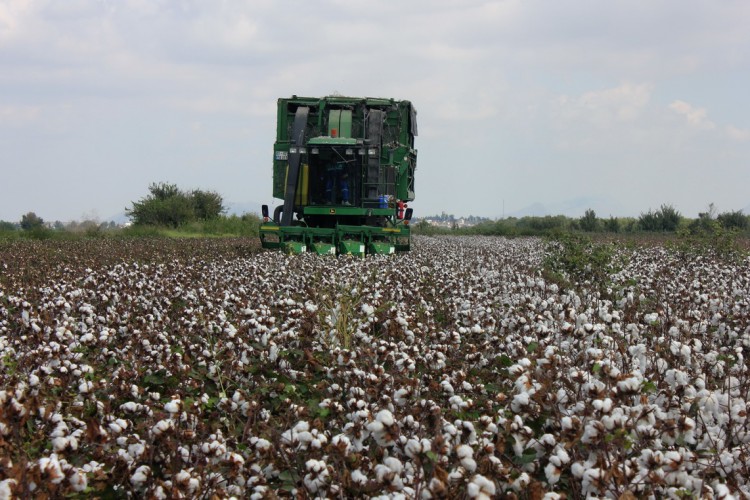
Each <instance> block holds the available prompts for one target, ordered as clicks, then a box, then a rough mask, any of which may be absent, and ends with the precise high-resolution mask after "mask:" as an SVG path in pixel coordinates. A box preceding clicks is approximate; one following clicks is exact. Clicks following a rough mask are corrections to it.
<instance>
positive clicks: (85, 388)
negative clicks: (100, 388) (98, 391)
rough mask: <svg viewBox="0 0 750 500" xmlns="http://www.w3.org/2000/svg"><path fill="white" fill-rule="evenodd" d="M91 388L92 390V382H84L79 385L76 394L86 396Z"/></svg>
mask: <svg viewBox="0 0 750 500" xmlns="http://www.w3.org/2000/svg"><path fill="white" fill-rule="evenodd" d="M93 388H94V383H93V382H92V381H90V380H84V381H82V382H81V383H80V384H79V386H78V392H79V393H81V394H87V393H88V392H89V391H91V389H93Z"/></svg>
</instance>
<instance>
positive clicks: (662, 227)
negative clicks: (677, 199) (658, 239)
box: [638, 205, 682, 231]
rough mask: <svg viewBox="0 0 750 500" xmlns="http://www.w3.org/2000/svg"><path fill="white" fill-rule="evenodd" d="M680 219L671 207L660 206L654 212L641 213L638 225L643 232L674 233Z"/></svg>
mask: <svg viewBox="0 0 750 500" xmlns="http://www.w3.org/2000/svg"><path fill="white" fill-rule="evenodd" d="M681 218H682V216H681V215H680V212H678V211H677V210H676V209H675V208H674V207H673V206H672V205H662V206H661V207H660V208H659V210H657V211H656V212H653V211H651V210H649V211H648V212H647V213H645V214H644V213H641V216H640V217H639V218H638V225H639V226H640V228H641V230H643V231H676V230H677V226H679V224H680V219H681Z"/></svg>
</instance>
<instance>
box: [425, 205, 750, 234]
mask: <svg viewBox="0 0 750 500" xmlns="http://www.w3.org/2000/svg"><path fill="white" fill-rule="evenodd" d="M413 227H414V229H415V232H417V233H422V234H437V233H445V232H450V233H458V234H488V235H489V234H496V235H506V236H512V235H539V234H546V233H550V232H559V231H582V232H587V233H636V232H649V233H675V232H678V231H680V230H684V231H687V232H693V233H695V232H700V231H707V230H714V229H716V228H721V229H724V230H731V231H738V232H741V231H747V230H748V228H750V217H748V216H747V215H745V214H744V213H743V212H742V210H736V211H730V212H723V213H717V210H716V208H715V206H714V205H713V204H711V205H709V208H708V210H707V211H706V212H702V213H700V214H699V215H698V218H697V219H689V218H686V217H683V216H682V214H681V213H680V212H679V211H678V210H677V209H675V208H674V207H673V206H672V205H668V204H664V205H661V207H659V209H658V210H648V211H647V212H642V213H641V214H640V215H639V216H638V217H608V218H600V217H598V216H597V215H596V212H595V211H594V210H593V209H588V210H586V212H585V213H584V214H583V216H582V217H577V218H576V217H566V216H564V215H546V216H538V217H534V216H528V217H520V218H517V217H508V218H505V219H500V220H494V221H489V220H488V221H482V222H480V223H478V224H476V225H473V226H469V227H462V228H456V227H454V228H453V229H450V230H448V229H445V228H438V227H435V226H433V225H431V224H430V223H429V222H427V221H426V220H420V221H419V222H417V223H416V224H415V225H414V226H413Z"/></svg>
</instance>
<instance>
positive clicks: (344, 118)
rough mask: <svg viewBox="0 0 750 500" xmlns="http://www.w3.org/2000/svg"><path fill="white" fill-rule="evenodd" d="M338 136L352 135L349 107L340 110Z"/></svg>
mask: <svg viewBox="0 0 750 500" xmlns="http://www.w3.org/2000/svg"><path fill="white" fill-rule="evenodd" d="M339 136H340V137H351V136H352V111H351V110H350V109H342V110H341V116H340V119H339Z"/></svg>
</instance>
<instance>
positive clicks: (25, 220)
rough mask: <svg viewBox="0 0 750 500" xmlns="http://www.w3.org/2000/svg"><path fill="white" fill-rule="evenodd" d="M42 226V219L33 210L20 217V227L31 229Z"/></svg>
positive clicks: (26, 229)
mask: <svg viewBox="0 0 750 500" xmlns="http://www.w3.org/2000/svg"><path fill="white" fill-rule="evenodd" d="M42 227H44V219H42V218H41V217H39V216H38V215H37V214H35V213H34V212H29V213H27V214H24V215H23V216H22V217H21V229H23V230H24V231H32V230H36V229H40V228H42Z"/></svg>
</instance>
